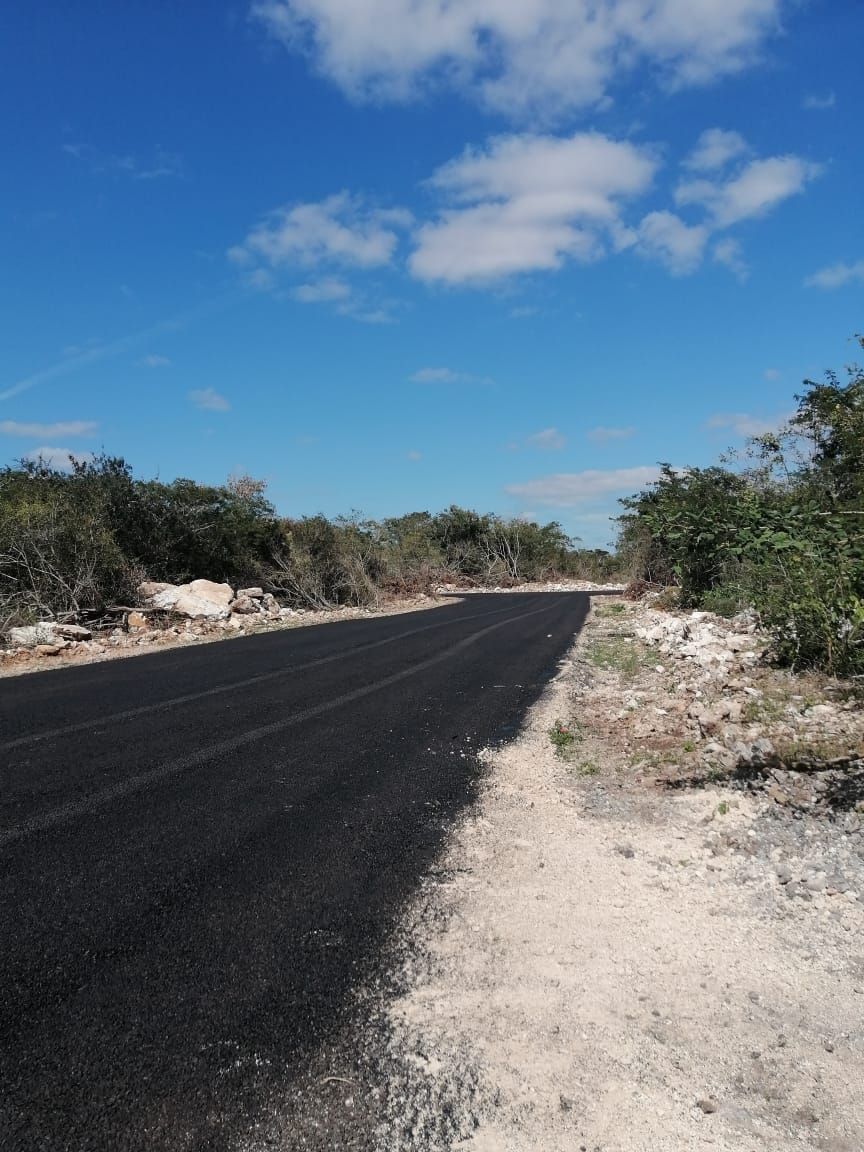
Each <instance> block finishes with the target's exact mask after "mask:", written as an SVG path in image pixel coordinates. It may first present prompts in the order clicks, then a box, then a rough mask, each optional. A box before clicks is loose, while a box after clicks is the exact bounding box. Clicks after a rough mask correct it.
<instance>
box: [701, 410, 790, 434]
mask: <svg viewBox="0 0 864 1152" xmlns="http://www.w3.org/2000/svg"><path fill="white" fill-rule="evenodd" d="M785 419H786V417H785V416H775V417H773V418H772V419H767V418H766V417H764V416H752V415H751V414H750V413H749V412H720V413H718V414H717V415H716V416H712V417H711V418H710V419H709V420H707V421H706V422H705V427H706V428H709V429H721V428H723V429H729V430H730V431H732V432H734V433H735V435H736V436H741V437H748V436H763V435H764V434H765V433H766V432H776V431H777V429H778V428H779V427H780V425H781V424H782V423H783V422H784V420H785Z"/></svg>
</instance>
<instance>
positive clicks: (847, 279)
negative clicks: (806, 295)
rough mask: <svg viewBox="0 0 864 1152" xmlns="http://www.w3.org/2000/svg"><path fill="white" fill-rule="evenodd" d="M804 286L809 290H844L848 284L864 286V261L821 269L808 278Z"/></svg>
mask: <svg viewBox="0 0 864 1152" xmlns="http://www.w3.org/2000/svg"><path fill="white" fill-rule="evenodd" d="M804 284H805V286H806V287H807V288H843V287H845V285H847V284H864V260H858V261H856V262H855V263H854V264H842V263H841V264H832V265H830V267H828V268H820V270H819V271H818V272H814V273H813V275H812V276H808V277H807V279H806V280H805V281H804Z"/></svg>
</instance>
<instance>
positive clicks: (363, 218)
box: [228, 192, 410, 268]
mask: <svg viewBox="0 0 864 1152" xmlns="http://www.w3.org/2000/svg"><path fill="white" fill-rule="evenodd" d="M409 224H410V215H408V214H407V213H404V212H402V211H400V210H396V209H391V210H380V209H375V208H370V207H368V206H367V205H365V204H364V202H363V201H362V199H361V198H360V197H357V196H351V195H349V194H348V193H347V192H340V193H338V194H337V195H335V196H329V197H327V199H326V200H322V201H320V202H317V203H308V204H294V205H292V206H290V207H285V208H279V209H277V210H276V211H275V212H271V213H270V214H269V215H268V216H267V218H266V219H265V220H263V221H262V222H261V223H260V224H259V225H258V226H257V227H255V228H253V229H252V231H251V232H250V233H249V235H248V236H247V237H246V239H245V240H244V241H243V243H242V244H239V245H236V246H235V247H234V248H231V249H230V250H229V253H228V255H229V258H230V259H231V260H233V261H234V263H236V264H238V265H240V266H241V267H244V268H251V267H252V266H254V265H256V264H257V265H262V264H263V265H265V266H269V267H270V268H280V267H286V266H287V267H292V266H293V267H301V268H315V267H320V266H326V265H335V266H341V267H354V268H378V267H382V266H383V265H386V264H389V263H390V261H391V260H392V259H393V256H394V254H395V252H396V247H397V245H398V243H399V233H398V231H397V229H404V228H405V227H407V226H408V225H409Z"/></svg>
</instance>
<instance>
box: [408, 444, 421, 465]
mask: <svg viewBox="0 0 864 1152" xmlns="http://www.w3.org/2000/svg"><path fill="white" fill-rule="evenodd" d="M405 459H406V460H411V461H413V462H415V463H416V461H417V460H422V459H423V453H422V452H418V451H417V450H416V448H412V449H411V450H410V452H406V453H405Z"/></svg>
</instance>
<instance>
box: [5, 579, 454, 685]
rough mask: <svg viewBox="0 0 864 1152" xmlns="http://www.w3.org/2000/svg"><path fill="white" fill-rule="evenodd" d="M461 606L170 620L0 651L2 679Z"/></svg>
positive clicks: (403, 602)
mask: <svg viewBox="0 0 864 1152" xmlns="http://www.w3.org/2000/svg"><path fill="white" fill-rule="evenodd" d="M454 602H457V601H456V600H455V599H454V597H453V596H443V595H442V596H438V595H435V596H426V595H422V594H420V595H417V596H404V597H398V598H394V599H392V600H388V601H386V602H384V603H381V604H380V605H378V606H376V607H374V608H328V609H326V610H320V611H318V610H311V609H308V610H303V609H295V610H292V611H290V612H287V610H286V612H285V614H283V615H281V616H280V615H279V614H278V613H276V614H274V617H273V618H268V617H265V616H254V617H253V616H231V617H230V618H229V619H228V620H183V619H179V618H177V617H171V616H167V615H166V617H165V618H164V619H163V620H159V621H156V622H154V623H152V624H148V625H147V626H146V627H144V628H141V629H135V628H130V627H129V626H128V625H127V626H125V627H122V626H112V627H110V628H107V629H104V630H102V631H101V632H97V633H96V634H95V635H94V637H93V638H92V639H88V640H82V641H71V642H69V641H67V642H65V643H63V644H62V646H55V645H49V648H51V649H52V650H51V651H36V650H33V649H29V650H28V649H24V648H17V649H15V648H13V649H10V648H6V649H3V648H0V678H2V677H4V676H20V675H22V674H24V673H27V672H44V671H46V670H47V669H50V668H65V667H68V666H69V665H73V666H77V665H79V664H96V663H100V662H101V661H103V660H120V659H123V658H125V657H127V656H141V655H143V654H144V653H146V652H160V651H162V650H163V649H166V648H185V647H187V646H188V645H190V644H212V643H214V642H216V641H220V640H233V639H236V638H237V637H238V636H253V635H256V634H258V633H260V632H276V631H284V630H286V629H293V628H309V627H312V626H314V625H316V624H333V623H336V622H338V621H340V620H373V619H377V618H378V617H379V616H396V615H400V614H401V613H403V612H420V611H422V610H424V609H427V608H441V607H444V606H445V605H447V604H453V603H454Z"/></svg>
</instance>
